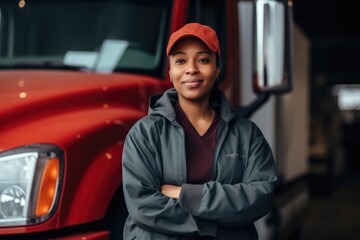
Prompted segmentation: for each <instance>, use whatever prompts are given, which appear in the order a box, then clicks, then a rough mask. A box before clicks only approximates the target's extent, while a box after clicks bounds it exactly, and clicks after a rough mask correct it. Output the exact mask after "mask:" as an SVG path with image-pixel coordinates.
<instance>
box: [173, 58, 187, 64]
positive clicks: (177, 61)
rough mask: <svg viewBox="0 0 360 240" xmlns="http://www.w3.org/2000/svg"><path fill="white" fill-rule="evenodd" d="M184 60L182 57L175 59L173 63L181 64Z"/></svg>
mask: <svg viewBox="0 0 360 240" xmlns="http://www.w3.org/2000/svg"><path fill="white" fill-rule="evenodd" d="M184 62H185V60H184V59H177V60H175V63H178V64H183V63H184Z"/></svg>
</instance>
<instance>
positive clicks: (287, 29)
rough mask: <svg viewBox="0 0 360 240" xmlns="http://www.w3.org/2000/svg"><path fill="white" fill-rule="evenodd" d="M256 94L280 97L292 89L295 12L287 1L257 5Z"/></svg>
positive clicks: (258, 0) (265, 0)
mask: <svg viewBox="0 0 360 240" xmlns="http://www.w3.org/2000/svg"><path fill="white" fill-rule="evenodd" d="M254 9H255V14H254V16H255V31H254V34H255V44H254V60H255V62H254V64H253V66H254V78H253V87H254V91H255V92H256V93H270V94H280V93H284V92H288V91H290V90H291V87H292V59H293V58H292V54H293V52H292V51H293V50H292V46H293V44H292V41H293V38H292V13H291V9H290V6H289V5H288V1H287V0H256V2H255V8H254Z"/></svg>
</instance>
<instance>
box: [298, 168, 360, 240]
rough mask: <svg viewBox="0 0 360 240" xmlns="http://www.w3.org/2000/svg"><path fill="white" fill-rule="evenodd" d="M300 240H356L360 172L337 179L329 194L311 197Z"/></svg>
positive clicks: (359, 217) (359, 232)
mask: <svg viewBox="0 0 360 240" xmlns="http://www.w3.org/2000/svg"><path fill="white" fill-rule="evenodd" d="M301 239H303V240H313V239H314V240H315V239H316V240H360V174H351V175H348V176H346V177H345V178H344V179H343V180H341V181H340V182H338V183H337V184H336V185H335V187H334V189H333V192H332V194H331V195H330V196H313V197H312V200H311V204H310V209H309V213H308V216H307V220H306V223H305V225H304V228H303V232H302V237H301Z"/></svg>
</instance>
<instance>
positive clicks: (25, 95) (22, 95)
mask: <svg viewBox="0 0 360 240" xmlns="http://www.w3.org/2000/svg"><path fill="white" fill-rule="evenodd" d="M19 97H20V98H26V97H27V94H26V92H21V93H19Z"/></svg>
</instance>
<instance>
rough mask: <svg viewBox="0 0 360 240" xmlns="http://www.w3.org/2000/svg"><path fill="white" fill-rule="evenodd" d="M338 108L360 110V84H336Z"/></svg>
mask: <svg viewBox="0 0 360 240" xmlns="http://www.w3.org/2000/svg"><path fill="white" fill-rule="evenodd" d="M334 94H335V95H337V97H338V106H339V109H340V110H360V85H355V84H354V85H336V86H335V93H334Z"/></svg>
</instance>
